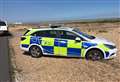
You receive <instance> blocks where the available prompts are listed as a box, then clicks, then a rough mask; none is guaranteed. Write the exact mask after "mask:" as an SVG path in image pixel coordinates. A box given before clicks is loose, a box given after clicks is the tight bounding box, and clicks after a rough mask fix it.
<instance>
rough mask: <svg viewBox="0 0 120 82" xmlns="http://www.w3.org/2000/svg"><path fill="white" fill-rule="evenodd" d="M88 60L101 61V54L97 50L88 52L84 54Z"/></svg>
mask: <svg viewBox="0 0 120 82" xmlns="http://www.w3.org/2000/svg"><path fill="white" fill-rule="evenodd" d="M86 59H88V60H101V59H103V53H102V52H101V51H100V50H98V49H92V50H89V51H88V52H87V54H86Z"/></svg>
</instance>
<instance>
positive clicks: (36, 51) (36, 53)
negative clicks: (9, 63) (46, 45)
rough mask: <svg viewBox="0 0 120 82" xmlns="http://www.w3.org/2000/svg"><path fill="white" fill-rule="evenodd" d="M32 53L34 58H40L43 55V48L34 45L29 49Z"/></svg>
mask: <svg viewBox="0 0 120 82" xmlns="http://www.w3.org/2000/svg"><path fill="white" fill-rule="evenodd" d="M29 52H30V54H31V56H32V57H34V58H39V57H41V56H42V50H41V49H40V48H39V47H38V46H32V47H30V50H29Z"/></svg>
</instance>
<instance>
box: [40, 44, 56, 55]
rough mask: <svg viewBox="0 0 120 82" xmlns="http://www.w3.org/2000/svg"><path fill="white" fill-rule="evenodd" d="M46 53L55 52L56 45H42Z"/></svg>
mask: <svg viewBox="0 0 120 82" xmlns="http://www.w3.org/2000/svg"><path fill="white" fill-rule="evenodd" d="M42 47H43V50H44V52H45V53H50V54H54V53H53V52H54V47H52V46H42Z"/></svg>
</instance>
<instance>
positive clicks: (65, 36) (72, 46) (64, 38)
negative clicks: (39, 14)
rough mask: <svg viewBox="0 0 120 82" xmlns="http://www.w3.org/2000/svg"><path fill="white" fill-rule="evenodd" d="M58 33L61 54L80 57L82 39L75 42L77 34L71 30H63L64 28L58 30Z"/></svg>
mask: <svg viewBox="0 0 120 82" xmlns="http://www.w3.org/2000/svg"><path fill="white" fill-rule="evenodd" d="M59 34H60V39H59V45H60V48H59V50H60V54H61V55H62V56H69V57H80V56H81V48H82V41H80V42H77V41H76V40H75V38H76V37H79V36H78V35H76V34H75V33H73V32H70V31H64V30H63V31H59ZM79 38H80V37H79Z"/></svg>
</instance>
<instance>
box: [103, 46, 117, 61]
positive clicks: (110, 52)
mask: <svg viewBox="0 0 120 82" xmlns="http://www.w3.org/2000/svg"><path fill="white" fill-rule="evenodd" d="M108 53H109V55H108V57H105V59H112V58H114V57H116V55H117V54H116V53H117V48H115V49H112V50H110V51H109V52H108Z"/></svg>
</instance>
